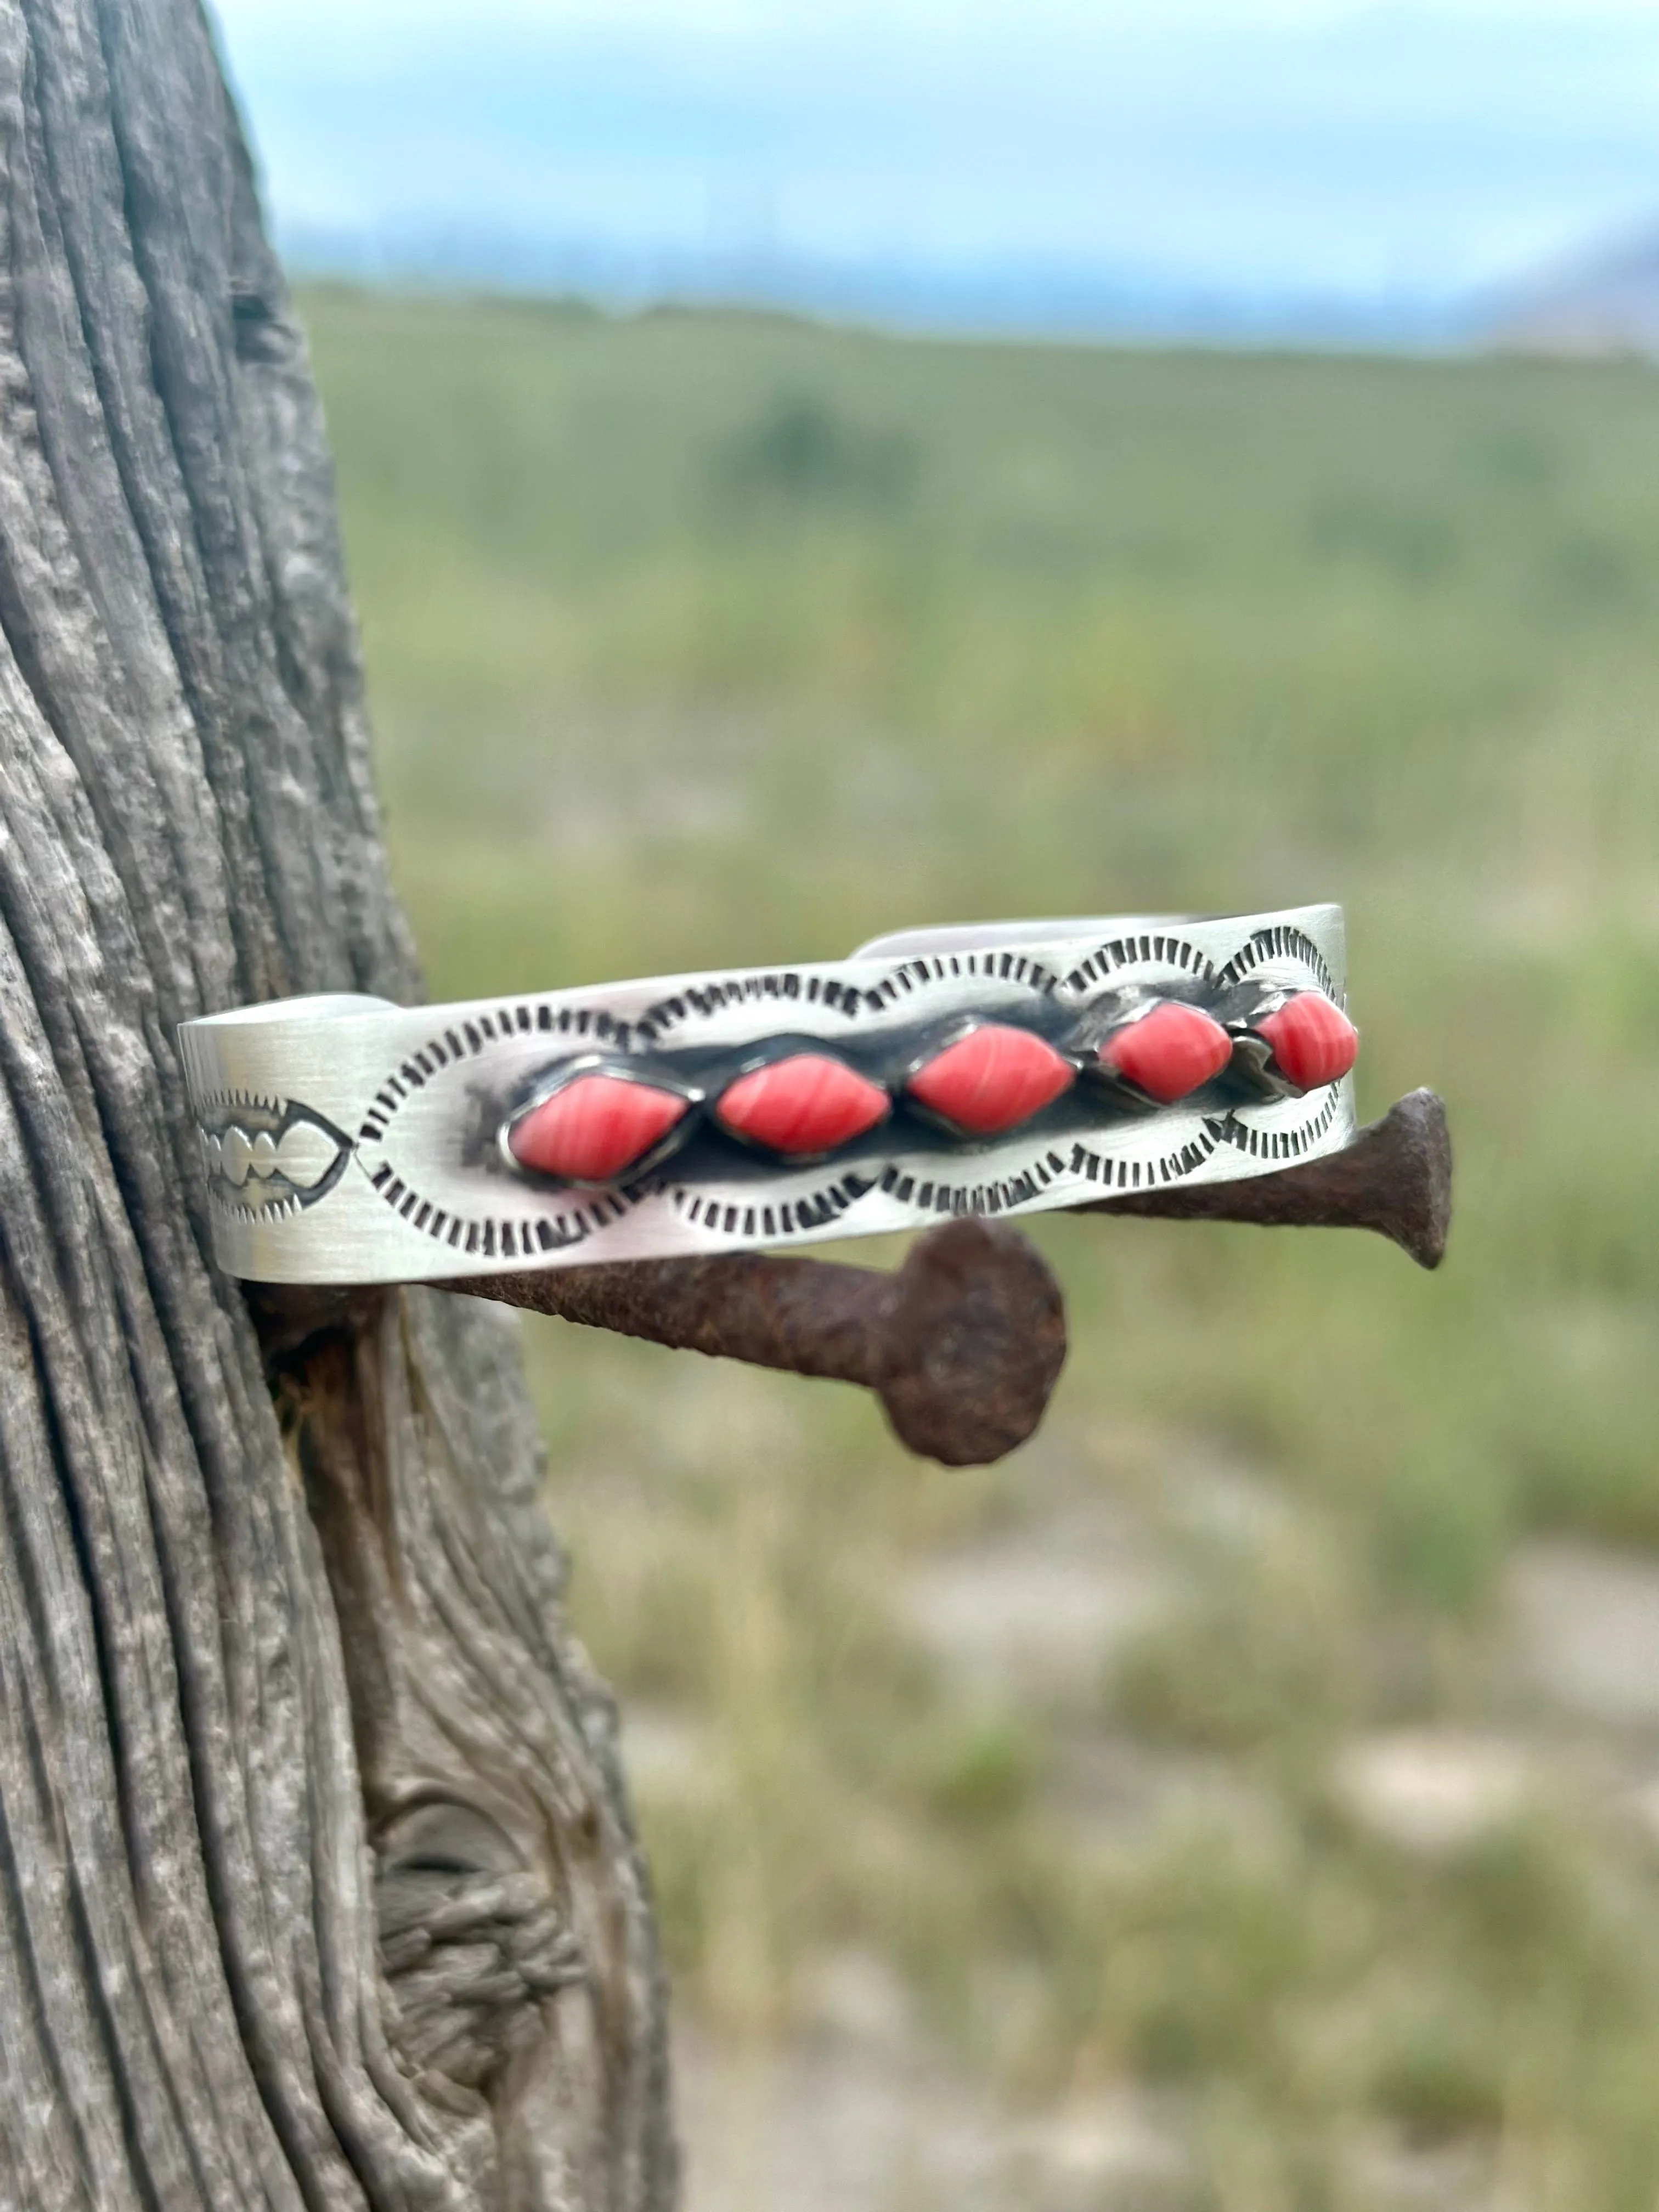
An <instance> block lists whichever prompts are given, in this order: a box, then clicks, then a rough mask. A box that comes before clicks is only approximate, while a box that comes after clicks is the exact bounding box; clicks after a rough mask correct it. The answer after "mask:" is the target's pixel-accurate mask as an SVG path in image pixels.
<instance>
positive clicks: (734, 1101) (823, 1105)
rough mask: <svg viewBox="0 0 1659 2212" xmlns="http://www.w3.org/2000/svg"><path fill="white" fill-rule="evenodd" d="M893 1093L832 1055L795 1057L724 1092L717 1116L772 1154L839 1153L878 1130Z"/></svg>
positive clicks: (724, 1125) (743, 1077)
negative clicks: (870, 1131)
mask: <svg viewBox="0 0 1659 2212" xmlns="http://www.w3.org/2000/svg"><path fill="white" fill-rule="evenodd" d="M888 1103H889V1102H888V1097H887V1093H886V1092H885V1091H884V1090H883V1089H882V1087H881V1085H879V1084H878V1083H872V1082H870V1081H868V1080H867V1079H866V1077H864V1076H862V1075H860V1074H858V1073H856V1072H855V1071H854V1069H852V1068H850V1067H848V1066H847V1064H846V1062H845V1061H844V1060H831V1059H830V1058H829V1054H827V1053H817V1052H797V1053H792V1054H790V1056H789V1058H788V1059H787V1060H772V1061H770V1062H769V1063H768V1065H767V1066H764V1067H757V1068H756V1069H755V1070H754V1072H753V1073H752V1074H750V1075H740V1076H739V1077H738V1079H737V1081H736V1082H735V1083H733V1084H732V1085H729V1086H728V1088H727V1089H726V1091H724V1092H722V1094H721V1096H720V1103H719V1104H718V1105H717V1106H716V1107H715V1109H714V1111H715V1114H716V1115H717V1116H718V1118H719V1120H720V1126H721V1127H722V1128H725V1129H728V1130H730V1132H731V1133H732V1135H733V1136H734V1137H743V1138H746V1139H748V1141H749V1142H750V1144H751V1145H763V1146H765V1147H766V1149H767V1150H768V1151H769V1152H785V1153H793V1154H805V1153H809V1152H833V1151H834V1150H835V1148H836V1146H837V1145H844V1144H847V1143H848V1142H849V1141H850V1140H851V1139H853V1138H854V1137H861V1136H862V1135H863V1134H864V1133H865V1131H866V1129H873V1128H874V1127H875V1126H876V1124H877V1122H878V1121H881V1120H882V1119H883V1118H884V1115H886V1112H887V1108H888Z"/></svg>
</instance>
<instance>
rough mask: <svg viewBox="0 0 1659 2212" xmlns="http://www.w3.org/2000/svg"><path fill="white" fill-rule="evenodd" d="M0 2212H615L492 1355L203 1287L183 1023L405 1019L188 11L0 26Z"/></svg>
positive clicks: (373, 1310) (588, 1788) (580, 1762)
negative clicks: (339, 1002)
mask: <svg viewBox="0 0 1659 2212" xmlns="http://www.w3.org/2000/svg"><path fill="white" fill-rule="evenodd" d="M0 226H3V233H4V235H3V250H0V2204H3V2205H4V2206H5V2207H7V2208H8V2212H10V2208H12V2207H14V2206H15V2207H18V2208H22V2212H88V2208H96V2212H192V2208H197V2207H203V2208H206V2207H211V2208H215V2212H243V2208H250V2207H254V2206H260V2207H281V2208H283V2212H302V2208H303V2212H343V2208H346V2207H362V2208H380V2207H392V2206H396V2207H398V2208H433V2212H440V2208H441V2212H474V2208H482V2207H489V2208H497V2207H499V2208H502V2212H520V2208H526V2212H527V2209H528V2208H548V2209H549V2212H551V2208H555V2207H557V2208H561V2212H589V2208H601V2207H602V2208H605V2212H658V2208H663V2207H666V2206H667V2205H669V2204H670V2203H671V2201H672V2198H673V2195H674V2170H673V2168H674V2161H673V2154H672V2147H671V2140H670V2136H669V2132H668V2127H667V2120H666V2085H665V2061H664V2056H663V2035H662V2004H661V1995H660V1987H659V1971H658V1965H657V1960H656V1954H655V1949H654V1944H653V1932H652V1923H651V1917H650V1912H649V1905H648V1899H647V1894H646V1890H645V1885H644V1880H643V1875H642V1872H641V1864H640V1860H639V1856H638V1852H637V1849H636V1846H635V1841H634V1838H633V1834H632V1832H631V1828H630V1826H629V1817H628V1813H627V1809H626V1804H625V1801H624V1798H623V1792H622V1789H621V1784H620V1782H619V1779H618V1776H617V1765H616V1759H615V1732H614V1725H613V1718H612V1713H611V1706H610V1704H609V1702H608V1700H607V1699H606V1697H605V1693H604V1692H603V1691H602V1689H601V1688H600V1686H599V1685H598V1684H597V1683H596V1682H595V1681H594V1680H593V1679H592V1676H591V1674H589V1672H588V1670H587V1668H586V1665H585V1663H584V1662H583V1660H582V1658H581V1656H580V1652H579V1650H577V1649H576V1648H575V1647H574V1645H573V1644H572V1643H571V1642H570V1640H569V1638H568V1635H567V1634H566V1632H565V1629H564V1626H563V1620H562V1561H561V1559H560V1555H559V1553H558V1552H557V1550H556V1547H555V1544H554V1542H553V1540H552V1538H551V1535H550V1532H549V1531H548V1529H547V1528H546V1526H545V1524H544V1521H543V1519H542V1517H541V1515H540V1510H539V1506H538V1483H539V1476H540V1468H539V1460H538V1446H537V1443H536V1438H535V1435H534V1431H533V1427H532V1421H531V1419H530V1414H529V1410H528V1407H527V1404H526V1396H525V1393H524V1389H523V1386H522V1383H521V1380H520V1375H519V1371H518V1367H517V1359H516V1352H515V1348H514V1338H513V1323H511V1322H507V1321H506V1320H505V1319H504V1318H502V1317H499V1316H495V1314H493V1313H492V1311H491V1310H489V1308H488V1307H487V1306H485V1305H484V1304H482V1303H480V1302H477V1301H471V1300H468V1301H463V1300H458V1299H453V1298H447V1297H442V1296H441V1295H439V1294H436V1293H433V1292H410V1293H397V1292H393V1293H389V1294H386V1295H377V1296H373V1297H362V1298H354V1299H346V1300H338V1299H336V1300H333V1301H324V1300H319V1302H318V1304H317V1305H316V1307H315V1309H314V1310H312V1311H309V1312H307V1311H305V1310H301V1311H299V1312H298V1313H295V1311H294V1310H292V1309H290V1310H287V1311H285V1313H284V1315H283V1319H282V1325H281V1327H280V1328H279V1329H272V1328H268V1327H267V1328H264V1329H263V1332H262V1326H261V1324H260V1323H259V1322H258V1321H257V1320H256V1317H255V1316H253V1315H252V1313H251V1312H250V1310H249V1308H248V1306H247V1305H246V1304H245V1302H244V1300H243V1298H242V1297H241V1295H240V1292H239V1291H237V1290H236V1289H235V1287H234V1285H232V1284H230V1283H229V1282H228V1280H227V1279H224V1278H223V1277H222V1276H220V1275H218V1274H217V1273H216V1272H215V1271H214V1269H213V1268H212V1267H211V1266H210V1262H209V1260H208V1257H207V1250H208V1243H207V1232H206V1223H205V1219H204V1213H203V1200H202V1195H201V1193H200V1192H199V1190H198V1188H197V1182H196V1180H195V1170H194V1163H193V1156H192V1144H193V1137H192V1133H191V1121H190V1116H189V1113H188V1110H187V1108H186V1104H185V1096H184V1091H183V1085H182V1082H181V1079H180V1075H179V1066H178V1061H177V1058H176V1054H175V1050H174V1045H173V1025H174V1024H176V1023H178V1022H179V1021H180V1020H182V1019H185V1018H189V1017H191V1016H192V1015H197V1014H202V1013H206V1012H213V1011H215V1010H216V1009H218V1008H222V1007H224V1006H230V1005H233V1004H235V1003H238V1002H240V1001H246V1000H255V999H262V998H266V997H270V996H273V995H276V994H283V993H288V992H295V991H317V990H337V989H351V990H367V991H374V992H379V993H382V994H386V995H387V996H389V997H392V998H396V999H401V1000H409V999H411V998H413V997H415V996H416V995H418V991H419V979H418V975H417V974H416V968H415V964H414V961H413V957H412V955H411V951H410V944H409V940H408V936H407V933H406V930H405V928H404V923H403V921H402V918H401V916H400V915H399V913H398V908H397V906H396V904H395V902H394V901H393V899H392V895H391V891H390V889H389V887H388V884H387V880H386V870H385V865H384V858H383V854H382V849H381V845H380V836H379V830H378V825H377V822H376V816H375V810H374V798H373V793H372V789H371V786H370V780H369V773H368V749H367V742H366V733H365V726H364V720H363V711H362V689H361V682H360V676H359V667H358V657H357V650H356V639H355V635H354V633H353V629H352V623H351V619H350V616H349V609H348V605H347V601H346V598H345V593H344V589H343V582H342V570H341V561H340V554H339V548H338V544H337V537H336V529H335V520H334V510H333V495H332V486H331V472H330V466H329V461H328V456H327V452H326V447H325V441H324V437H323V432H322V426H321V421H320V416H319V410H318V405H317V401H316V398H315V394H314V392H313V387H312V383H311V380H310V375H309V373H308V369H307V361H306V355H305V349H304V344H303V341H302V339H301V335H300V333H299V331H298V330H297V328H296V326H295V322H294V319H293V317H292V314H291V313H290V310H289V303H288V301H287V298H286V295H285V294H284V291H283V285H282V282H281V279H280V276H279V275H278V272H277V270H276V266H275V264H274V262H273V260H272V258H271V256H270V252H269V250H268V248H267V246H266V245H265V242H264V237H263V234H262V231H261V227H260V221H259V215H258V206H257V204H256V198H255V194H254V191H253V187H252V178H251V172H250V168H249V164H248V160H247V157H246V152H245V150H244V147H243V143H242V140H241V136H240V131H239V128H238V125H237V123H236V119H235V117H234V113H233V112H232V109H231V107H230V105H229V103H228V99H227V97H226V95H225V93H224V90H223V87H222V80H221V76H220V71H219V68H218V64H217V62H216V57H215V54H214V52H213V48H212V45H211V41H210V36H209V33H208V31H207V28H206V26H205V24H204V20H203V18H202V16H201V15H200V14H199V12H198V10H197V7H196V5H195V4H194V0H0ZM262 1333H263V1338H264V1340H262Z"/></svg>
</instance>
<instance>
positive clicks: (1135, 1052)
mask: <svg viewBox="0 0 1659 2212" xmlns="http://www.w3.org/2000/svg"><path fill="white" fill-rule="evenodd" d="M1100 1056H1101V1059H1102V1060H1103V1061H1104V1062H1105V1064H1106V1066H1108V1067H1109V1068H1111V1069H1113V1070H1114V1071H1115V1073H1117V1074H1119V1075H1121V1076H1126V1077H1127V1079H1128V1080H1129V1081H1130V1082H1131V1083H1133V1084H1134V1085H1136V1086H1137V1087H1138V1088H1139V1090H1142V1091H1145V1092H1146V1095H1147V1097H1149V1098H1156V1099H1157V1100H1158V1103H1159V1104H1160V1105H1163V1106H1173V1105H1174V1104H1175V1103H1176V1099H1178V1098H1184V1097H1186V1096H1187V1095H1188V1092H1189V1091H1197V1090H1199V1089H1200V1088H1201V1086H1202V1085H1205V1084H1206V1083H1209V1082H1211V1081H1212V1080H1213V1079H1214V1078H1215V1077H1216V1076H1218V1075H1219V1074H1220V1073H1221V1071H1222V1069H1223V1068H1224V1067H1225V1066H1226V1065H1227V1062H1228V1061H1229V1060H1231V1058H1232V1056H1233V1041H1232V1039H1231V1037H1230V1036H1228V1034H1227V1032H1226V1030H1224V1029H1223V1028H1222V1026H1221V1024H1220V1023H1219V1022H1212V1020H1211V1019H1210V1018H1209V1016H1208V1015H1207V1014H1202V1013H1200V1012H1199V1010H1198V1008H1197V1007H1196V1006H1183V1005H1182V1003H1181V1002H1180V1001H1179V1000H1175V999H1169V1000H1165V1001H1164V1004H1163V1005H1162V1006H1154V1007H1153V1009H1152V1012H1151V1013H1150V1014H1143V1015H1142V1017H1141V1018H1140V1019H1139V1021H1138V1022H1130V1023H1128V1024H1126V1026H1125V1027H1124V1028H1122V1029H1121V1030H1114V1031H1113V1033H1112V1035H1111V1036H1109V1037H1108V1038H1107V1040H1106V1042H1105V1044H1104V1045H1103V1048H1102V1049H1101V1054H1100Z"/></svg>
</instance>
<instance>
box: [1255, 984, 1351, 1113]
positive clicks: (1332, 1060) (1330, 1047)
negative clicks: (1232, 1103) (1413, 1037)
mask: <svg viewBox="0 0 1659 2212" xmlns="http://www.w3.org/2000/svg"><path fill="white" fill-rule="evenodd" d="M1255 1028H1256V1033H1257V1035H1258V1036H1264V1037H1266V1039H1267V1042H1268V1043H1269V1044H1270V1045H1271V1046H1272V1047H1273V1064H1274V1066H1276V1067H1277V1068H1278V1070H1279V1073H1280V1074H1281V1075H1282V1076H1283V1077H1284V1078H1285V1080H1286V1082H1289V1083H1293V1084H1294V1085H1296V1087H1297V1090H1298V1091H1317V1090H1318V1089H1319V1088H1320V1086H1321V1085H1322V1084H1326V1083H1334V1082H1336V1081H1337V1080H1338V1079H1339V1078H1340V1077H1342V1076H1344V1075H1346V1073H1347V1072H1348V1070H1349V1069H1350V1068H1351V1067H1352V1066H1353V1064H1354V1060H1355V1059H1356V1058H1357V1057H1358V1052H1359V1032H1358V1030H1357V1029H1355V1027H1354V1025H1353V1024H1352V1022H1351V1021H1350V1020H1349V1019H1348V1018H1347V1016H1346V1014H1345V1013H1344V1012H1343V1011H1342V1009H1341V1007H1340V1006H1334V1005H1333V1004H1332V1002H1331V1000H1328V998H1327V997H1326V996H1325V994H1324V993H1323V992H1322V991H1298V992H1297V994H1296V996H1295V997H1294V998H1293V999H1287V1000H1285V1003H1284V1005H1283V1006H1281V1007H1280V1008H1279V1011H1278V1012H1277V1013H1274V1014H1269V1015H1268V1016H1267V1019H1266V1020H1265V1021H1261V1022H1258V1023H1257V1024H1255Z"/></svg>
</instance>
